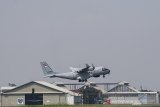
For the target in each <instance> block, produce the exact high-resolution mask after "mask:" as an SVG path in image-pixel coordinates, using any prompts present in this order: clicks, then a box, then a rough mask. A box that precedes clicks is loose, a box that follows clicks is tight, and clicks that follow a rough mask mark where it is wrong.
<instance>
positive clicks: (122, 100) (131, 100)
mask: <svg viewBox="0 0 160 107" xmlns="http://www.w3.org/2000/svg"><path fill="white" fill-rule="evenodd" d="M108 99H110V103H111V104H137V103H140V102H139V100H138V97H109V98H108Z"/></svg>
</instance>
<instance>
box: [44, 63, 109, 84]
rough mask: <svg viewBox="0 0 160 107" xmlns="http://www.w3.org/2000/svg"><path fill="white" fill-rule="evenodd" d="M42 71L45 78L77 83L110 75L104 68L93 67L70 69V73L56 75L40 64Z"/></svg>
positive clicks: (45, 64) (46, 65)
mask: <svg viewBox="0 0 160 107" xmlns="http://www.w3.org/2000/svg"><path fill="white" fill-rule="evenodd" d="M41 66H42V70H43V72H44V74H45V76H47V77H50V78H53V77H58V78H64V79H70V80H78V81H79V82H84V81H87V79H89V78H91V77H100V76H101V75H102V76H103V77H105V75H106V74H110V70H109V69H107V68H105V67H94V66H93V65H92V67H91V66H89V65H87V66H86V68H72V67H70V69H71V72H67V73H57V72H54V71H53V70H52V69H51V68H50V67H49V65H48V64H47V63H46V62H41Z"/></svg>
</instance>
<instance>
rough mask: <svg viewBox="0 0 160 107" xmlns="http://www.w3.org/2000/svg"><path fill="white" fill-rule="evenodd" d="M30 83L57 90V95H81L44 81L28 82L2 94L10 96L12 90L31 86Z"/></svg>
mask: <svg viewBox="0 0 160 107" xmlns="http://www.w3.org/2000/svg"><path fill="white" fill-rule="evenodd" d="M31 83H36V84H40V85H42V86H45V87H49V88H51V89H54V90H58V91H60V92H59V93H68V94H70V95H73V96H80V95H81V94H78V93H75V92H72V91H70V90H68V89H66V88H62V87H59V86H57V85H56V84H51V83H48V82H45V81H31V82H29V83H26V84H23V85H21V86H18V87H16V88H13V89H11V90H7V91H5V92H4V94H12V93H10V92H12V91H13V90H16V89H18V88H20V87H23V86H25V85H28V84H31ZM14 93H17V94H22V93H25V92H14ZM42 93H43V92H42ZM46 93H47V92H46ZM50 93H51V92H50Z"/></svg>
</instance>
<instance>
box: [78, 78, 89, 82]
mask: <svg viewBox="0 0 160 107" xmlns="http://www.w3.org/2000/svg"><path fill="white" fill-rule="evenodd" d="M78 82H87V79H85V80H81V79H79V80H78Z"/></svg>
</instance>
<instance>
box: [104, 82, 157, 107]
mask: <svg viewBox="0 0 160 107" xmlns="http://www.w3.org/2000/svg"><path fill="white" fill-rule="evenodd" d="M105 96H106V102H107V103H110V104H133V105H134V104H135V105H137V104H159V93H158V92H153V91H140V90H137V89H136V88H134V87H131V86H130V85H129V83H127V82H125V81H121V82H119V83H118V84H117V85H116V86H115V87H113V88H112V89H110V90H108V92H107V93H106V94H105Z"/></svg>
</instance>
